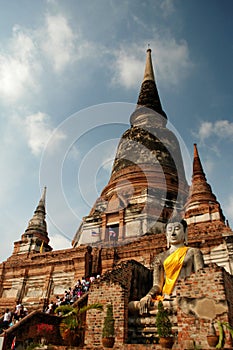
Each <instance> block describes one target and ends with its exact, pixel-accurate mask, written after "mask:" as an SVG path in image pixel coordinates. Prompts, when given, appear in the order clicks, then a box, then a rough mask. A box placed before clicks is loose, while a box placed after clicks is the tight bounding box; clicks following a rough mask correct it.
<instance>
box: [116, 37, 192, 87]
mask: <svg viewBox="0 0 233 350" xmlns="http://www.w3.org/2000/svg"><path fill="white" fill-rule="evenodd" d="M149 42H150V46H151V48H152V51H153V48H156V52H152V54H153V62H154V65H155V68H154V71H155V75H156V76H157V77H158V79H159V82H160V85H164V86H171V85H173V86H177V85H179V84H180V82H181V81H182V80H183V79H184V78H185V77H186V76H187V75H188V74H189V72H190V69H191V68H192V67H193V64H192V62H191V60H190V58H189V50H188V45H187V43H186V41H184V40H182V41H180V42H177V41H176V40H175V39H174V38H170V37H164V38H160V37H157V38H156V39H153V40H151V41H149ZM143 46H144V43H142V44H141V45H140V44H137V45H135V44H133V45H131V46H130V45H127V46H125V47H121V48H120V49H119V50H118V51H116V52H115V61H116V62H115V64H113V67H114V72H113V79H112V83H113V84H119V85H122V86H124V87H125V88H132V87H135V88H136V87H138V84H139V82H141V81H142V78H143V76H142V72H143V69H144V67H145V51H144V50H141V48H142V47H143Z"/></svg>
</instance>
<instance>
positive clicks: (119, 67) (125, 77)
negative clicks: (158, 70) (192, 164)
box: [112, 50, 143, 89]
mask: <svg viewBox="0 0 233 350" xmlns="http://www.w3.org/2000/svg"><path fill="white" fill-rule="evenodd" d="M142 66H143V62H142V61H140V60H139V59H138V58H136V57H134V56H133V55H131V54H127V52H125V51H124V50H123V51H120V52H118V53H117V60H116V66H115V67H114V69H116V71H117V74H116V75H114V76H113V80H112V83H114V84H115V83H116V84H120V85H123V86H124V87H126V88H127V89H129V88H132V87H135V86H136V85H137V86H138V82H139V81H140V79H141V76H142V75H141V71H142V69H141V68H142Z"/></svg>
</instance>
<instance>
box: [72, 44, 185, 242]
mask: <svg viewBox="0 0 233 350" xmlns="http://www.w3.org/2000/svg"><path fill="white" fill-rule="evenodd" d="M130 124H131V127H130V128H129V129H128V130H126V131H125V133H124V134H123V135H122V137H121V140H120V142H119V145H118V149H117V153H116V156H115V160H114V163H113V167H112V173H111V177H110V180H109V182H108V184H107V186H106V187H105V188H104V189H103V191H102V193H101V196H100V197H99V198H98V199H97V201H96V203H95V204H94V206H93V208H92V209H91V211H90V213H89V215H88V216H86V217H84V218H83V221H82V223H81V225H80V227H79V229H78V231H77V233H76V235H75V237H74V240H73V246H74V247H75V246H78V245H80V244H94V243H96V244H97V243H101V244H104V243H108V242H111V241H113V242H114V243H115V244H116V242H117V243H118V244H119V243H123V242H127V241H130V240H133V239H135V238H136V237H139V236H142V235H145V234H156V233H160V232H163V231H164V225H165V224H166V222H167V221H168V219H169V218H170V217H171V215H173V212H174V210H175V211H176V212H182V211H183V207H184V204H185V202H186V200H187V195H188V184H187V181H186V178H185V172H184V166H183V161H182V156H181V151H180V146H179V143H178V140H177V138H176V136H175V135H174V133H173V132H172V131H170V130H169V129H168V128H167V127H166V124H167V116H166V114H165V112H164V111H163V109H162V105H161V102H160V98H159V94H158V90H157V86H156V83H155V78H154V71H153V65H152V60H151V50H150V49H148V50H147V56H146V65H145V73H144V78H143V82H142V85H141V90H140V93H139V97H138V102H137V106H136V109H135V111H134V112H133V113H132V115H131V116H130Z"/></svg>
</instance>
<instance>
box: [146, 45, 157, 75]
mask: <svg viewBox="0 0 233 350" xmlns="http://www.w3.org/2000/svg"><path fill="white" fill-rule="evenodd" d="M145 80H153V81H155V77H154V70H153V64H152V59H151V49H150V48H148V49H147V55H146V66H145V72H144V79H143V81H145Z"/></svg>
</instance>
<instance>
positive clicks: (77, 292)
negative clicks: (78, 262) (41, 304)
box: [45, 275, 100, 314]
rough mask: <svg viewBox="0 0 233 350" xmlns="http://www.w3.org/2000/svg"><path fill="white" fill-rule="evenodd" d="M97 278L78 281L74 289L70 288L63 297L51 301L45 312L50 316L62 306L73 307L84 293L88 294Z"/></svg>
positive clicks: (92, 277)
mask: <svg viewBox="0 0 233 350" xmlns="http://www.w3.org/2000/svg"><path fill="white" fill-rule="evenodd" d="M99 277H100V276H99V275H97V276H96V277H94V276H91V277H87V278H85V277H82V279H81V280H80V279H78V281H77V282H76V284H75V286H74V287H73V288H71V287H69V289H68V290H65V291H64V295H63V296H57V297H56V300H55V301H51V302H50V303H49V304H48V306H47V307H46V309H45V312H46V313H48V314H53V313H54V311H55V309H56V308H57V307H58V306H60V305H72V304H73V303H74V302H75V301H76V300H78V299H79V298H80V297H81V296H82V295H83V294H84V293H86V292H87V291H88V290H89V288H90V284H91V283H92V282H93V281H94V280H95V278H99Z"/></svg>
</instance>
